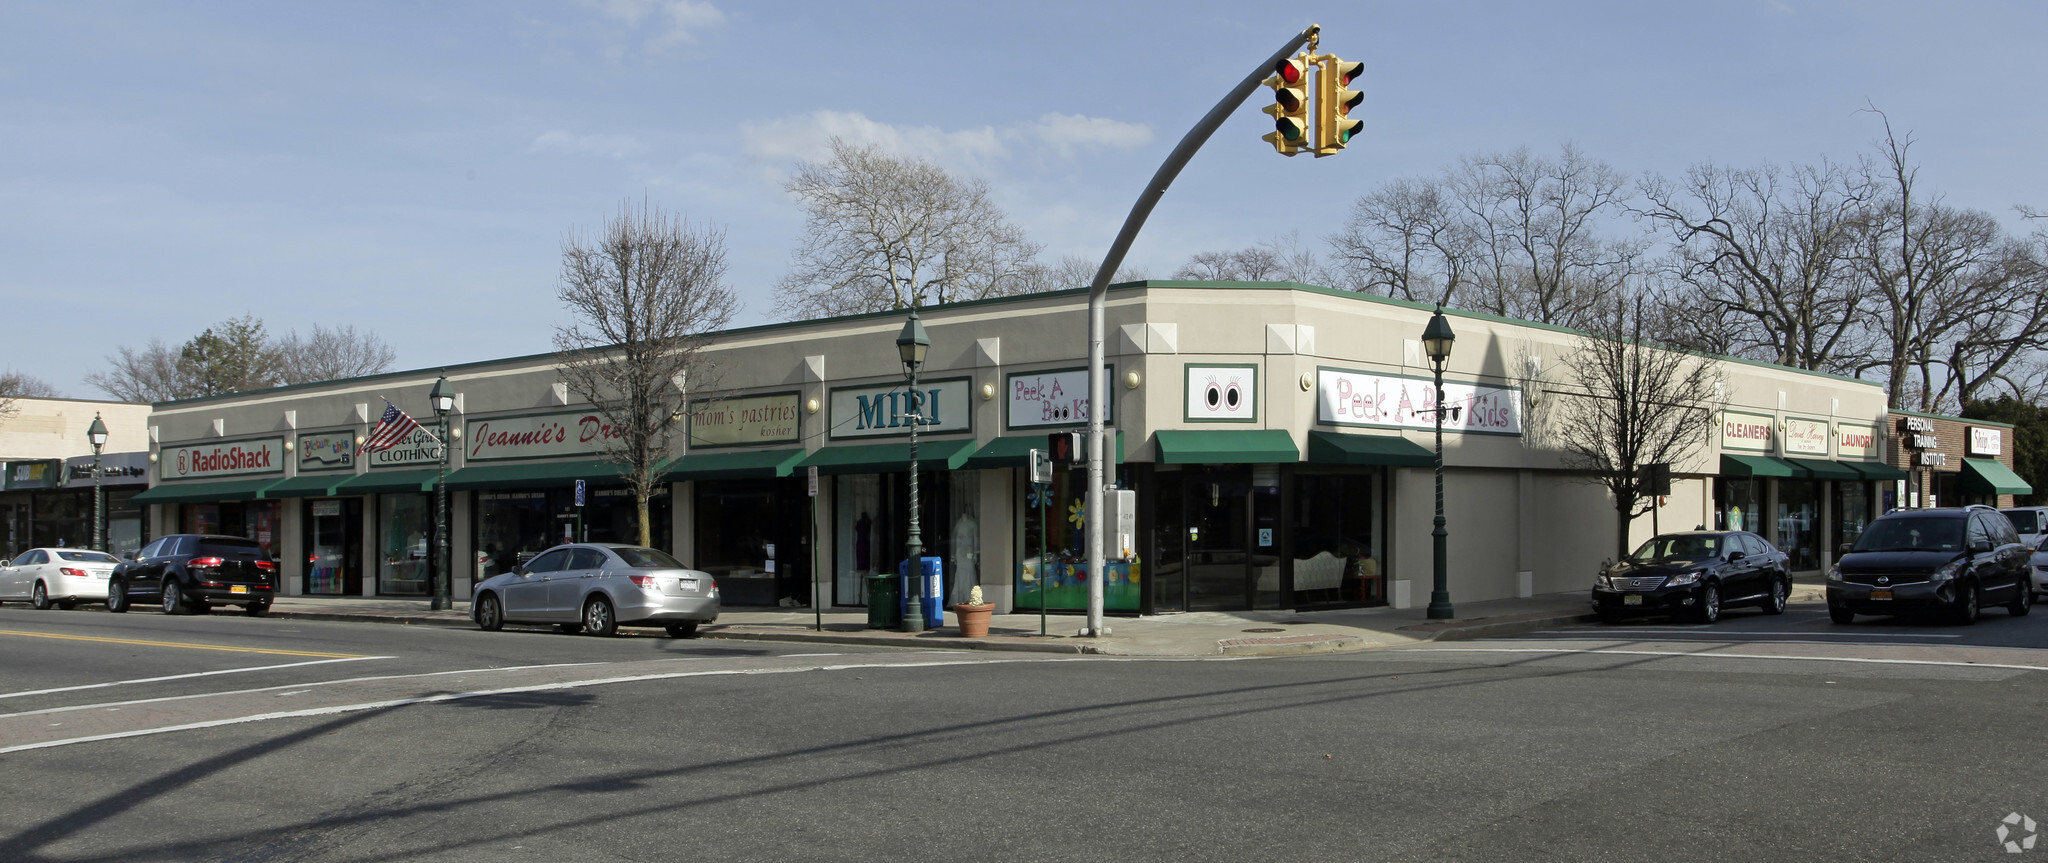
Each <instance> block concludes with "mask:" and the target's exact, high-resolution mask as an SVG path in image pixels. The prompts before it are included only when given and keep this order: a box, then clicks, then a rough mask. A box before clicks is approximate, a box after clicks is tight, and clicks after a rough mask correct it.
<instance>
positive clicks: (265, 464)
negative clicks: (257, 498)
mask: <svg viewBox="0 0 2048 863" xmlns="http://www.w3.org/2000/svg"><path fill="white" fill-rule="evenodd" d="M283 454H284V438H282V437H267V438H257V439H255V440H245V441H235V442H232V443H209V444H197V445H190V446H179V447H168V448H166V449H165V450H164V452H163V453H162V454H161V455H160V456H158V458H159V459H160V461H159V464H160V465H161V468H160V469H161V471H162V472H163V478H164V479H213V478H216V477H227V476H247V475H250V474H262V473H283V472H284V459H282V458H279V456H281V455H283Z"/></svg>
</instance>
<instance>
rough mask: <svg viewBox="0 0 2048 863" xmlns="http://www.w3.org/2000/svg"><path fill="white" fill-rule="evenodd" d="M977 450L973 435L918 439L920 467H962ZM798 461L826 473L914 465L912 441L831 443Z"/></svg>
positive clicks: (877, 470)
mask: <svg viewBox="0 0 2048 863" xmlns="http://www.w3.org/2000/svg"><path fill="white" fill-rule="evenodd" d="M974 450H975V446H974V441H973V440H972V439H969V440H945V441H918V444H917V469H918V470H920V471H927V470H959V469H960V466H961V465H962V464H965V463H966V462H967V458H968V457H969V456H971V455H974ZM798 465H799V466H801V467H813V466H815V467H816V468H817V469H818V472H819V473H822V474H838V473H896V472H899V471H907V470H909V469H910V442H909V441H902V442H898V443H875V444H861V445H859V446H828V447H826V448H824V449H821V450H818V451H817V452H815V453H812V454H811V457H810V458H807V459H804V460H803V461H801V462H798Z"/></svg>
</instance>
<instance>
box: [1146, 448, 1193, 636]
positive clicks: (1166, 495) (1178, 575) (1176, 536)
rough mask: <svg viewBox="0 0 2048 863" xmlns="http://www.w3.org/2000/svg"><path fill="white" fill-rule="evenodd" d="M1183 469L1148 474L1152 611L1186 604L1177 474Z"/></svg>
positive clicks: (1180, 608)
mask: <svg viewBox="0 0 2048 863" xmlns="http://www.w3.org/2000/svg"><path fill="white" fill-rule="evenodd" d="M1184 473H1186V471H1181V470H1158V471H1154V472H1153V473H1152V489H1153V491H1152V559H1151V561H1149V562H1150V563H1151V566H1150V567H1148V568H1147V572H1148V574H1149V575H1150V576H1151V577H1152V611H1153V613H1155V614H1157V613H1164V612H1170V611H1186V610H1187V607H1188V572H1187V561H1188V551H1187V545H1186V542H1185V540H1186V537H1187V531H1186V529H1185V528H1184V527H1183V525H1182V523H1181V495H1182V493H1183V492H1182V485H1183V483H1182V482H1181V475H1182V474H1184Z"/></svg>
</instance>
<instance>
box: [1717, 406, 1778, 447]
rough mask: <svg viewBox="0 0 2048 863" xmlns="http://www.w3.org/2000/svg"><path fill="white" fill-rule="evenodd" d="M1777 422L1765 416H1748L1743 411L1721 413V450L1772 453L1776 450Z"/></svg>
mask: <svg viewBox="0 0 2048 863" xmlns="http://www.w3.org/2000/svg"><path fill="white" fill-rule="evenodd" d="M1777 422H1778V421H1777V420H1776V419H1774V418H1772V417H1769V416H1766V415H1764V414H1746V413H1743V412H1741V411H1722V412H1721V448H1722V449H1724V450H1727V449H1732V450H1744V451H1747V452H1770V451H1771V450H1772V449H1775V448H1776V446H1775V445H1776V441H1775V440H1774V439H1773V438H1772V435H1773V434H1774V433H1775V431H1776V429H1775V426H1776V425H1777Z"/></svg>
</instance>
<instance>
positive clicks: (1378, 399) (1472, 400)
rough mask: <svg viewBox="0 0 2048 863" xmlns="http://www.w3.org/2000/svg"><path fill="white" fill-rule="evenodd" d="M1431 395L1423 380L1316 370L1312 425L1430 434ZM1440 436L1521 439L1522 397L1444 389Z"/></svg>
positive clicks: (1466, 387) (1460, 386)
mask: <svg viewBox="0 0 2048 863" xmlns="http://www.w3.org/2000/svg"><path fill="white" fill-rule="evenodd" d="M1436 407H1437V405H1436V392H1435V387H1434V386H1433V382H1432V381H1431V380H1429V379H1427V378H1410V377H1399V376H1395V375H1376V374H1369V373H1366V372H1347V371H1341V370H1338V369H1317V370H1316V421H1317V422H1319V423H1323V424H1325V425H1339V426H1376V427H1384V428H1406V429H1435V428H1436V413H1435V410H1436ZM1444 407H1445V408H1447V410H1445V411H1444V417H1443V419H1444V431H1453V432H1469V433H1478V434H1507V435H1519V434H1521V433H1522V391H1521V390H1519V389H1516V388H1514V387H1490V386H1485V385H1482V384H1464V383H1451V382H1449V381H1446V382H1445V383H1444Z"/></svg>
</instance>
